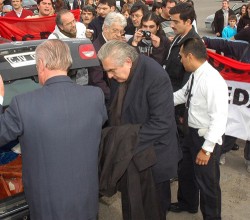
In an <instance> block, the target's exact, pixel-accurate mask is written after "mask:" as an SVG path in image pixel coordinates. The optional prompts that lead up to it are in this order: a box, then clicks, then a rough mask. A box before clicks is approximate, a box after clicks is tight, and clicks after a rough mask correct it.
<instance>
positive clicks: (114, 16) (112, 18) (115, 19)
mask: <svg viewBox="0 0 250 220" xmlns="http://www.w3.org/2000/svg"><path fill="white" fill-rule="evenodd" d="M113 23H119V24H120V25H121V26H122V27H123V28H125V27H126V26H127V19H126V18H125V17H124V16H123V15H122V14H121V13H118V12H110V13H108V15H107V16H106V17H105V20H104V22H103V26H102V29H103V27H104V26H106V27H110V26H111V25H112V24H113Z"/></svg>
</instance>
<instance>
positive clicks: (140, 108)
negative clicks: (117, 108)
mask: <svg viewBox="0 0 250 220" xmlns="http://www.w3.org/2000/svg"><path fill="white" fill-rule="evenodd" d="M127 123H130V124H142V126H141V129H140V131H139V143H138V145H137V147H136V149H135V153H136V152H140V151H142V150H144V149H145V148H147V147H148V146H154V149H155V153H156V157H157V163H156V165H154V166H153V175H154V178H155V181H156V182H157V183H160V182H163V181H166V180H169V179H170V178H172V177H175V176H177V164H178V161H179V159H180V152H181V151H180V150H179V147H178V143H177V136H176V132H177V131H176V123H175V117H174V103H173V89H172V86H171V82H170V79H169V77H168V74H167V73H166V72H165V70H164V69H163V68H162V67H161V65H159V64H158V63H157V62H156V61H155V60H153V59H152V58H149V57H147V56H145V55H139V60H138V63H137V66H136V67H135V71H134V73H133V76H132V79H131V81H130V83H129V86H128V89H127V93H126V96H125V98H124V103H123V108H122V124H127Z"/></svg>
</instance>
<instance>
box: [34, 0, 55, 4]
mask: <svg viewBox="0 0 250 220" xmlns="http://www.w3.org/2000/svg"><path fill="white" fill-rule="evenodd" d="M42 1H43V0H37V1H36V3H37V4H38V5H40V3H41V2H42ZM50 1H51V4H52V5H53V4H54V3H53V0H50Z"/></svg>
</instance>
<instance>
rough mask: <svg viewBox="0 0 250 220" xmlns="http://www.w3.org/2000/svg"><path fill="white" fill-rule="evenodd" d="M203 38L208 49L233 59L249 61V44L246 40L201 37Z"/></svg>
mask: <svg viewBox="0 0 250 220" xmlns="http://www.w3.org/2000/svg"><path fill="white" fill-rule="evenodd" d="M203 40H204V42H205V44H206V46H207V48H209V49H213V50H216V51H220V52H223V53H224V55H225V56H227V57H229V58H232V59H234V60H238V61H241V62H244V63H250V46H249V45H250V44H249V43H247V42H244V41H231V40H225V39H222V38H209V37H203ZM245 50H246V52H245Z"/></svg>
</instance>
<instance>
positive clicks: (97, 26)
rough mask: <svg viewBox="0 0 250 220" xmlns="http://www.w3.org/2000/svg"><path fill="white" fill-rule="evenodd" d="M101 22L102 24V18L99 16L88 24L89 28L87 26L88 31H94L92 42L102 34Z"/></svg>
mask: <svg viewBox="0 0 250 220" xmlns="http://www.w3.org/2000/svg"><path fill="white" fill-rule="evenodd" d="M103 22H104V18H103V17H101V16H98V17H96V18H94V19H93V20H92V21H91V22H90V23H89V26H88V29H91V30H93V31H94V33H93V35H92V36H93V38H92V42H94V41H95V39H96V38H97V37H98V35H99V34H100V33H102V25H103Z"/></svg>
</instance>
